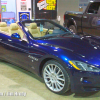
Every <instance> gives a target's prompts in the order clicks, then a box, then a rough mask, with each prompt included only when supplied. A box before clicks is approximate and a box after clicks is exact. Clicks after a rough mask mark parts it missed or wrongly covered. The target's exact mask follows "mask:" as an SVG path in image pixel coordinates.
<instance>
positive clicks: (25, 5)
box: [21, 2, 27, 11]
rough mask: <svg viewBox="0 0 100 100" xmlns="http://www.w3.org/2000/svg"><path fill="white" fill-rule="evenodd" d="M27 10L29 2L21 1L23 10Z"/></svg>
mask: <svg viewBox="0 0 100 100" xmlns="http://www.w3.org/2000/svg"><path fill="white" fill-rule="evenodd" d="M26 10H27V3H26V2H21V11H26Z"/></svg>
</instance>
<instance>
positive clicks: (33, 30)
mask: <svg viewBox="0 0 100 100" xmlns="http://www.w3.org/2000/svg"><path fill="white" fill-rule="evenodd" d="M29 32H30V33H31V34H32V36H33V37H41V33H40V32H39V30H38V28H37V24H36V23H31V24H30V26H29Z"/></svg>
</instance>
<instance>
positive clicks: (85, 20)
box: [64, 0, 100, 36]
mask: <svg viewBox="0 0 100 100" xmlns="http://www.w3.org/2000/svg"><path fill="white" fill-rule="evenodd" d="M64 27H67V28H69V30H70V31H72V32H74V33H77V34H84V33H88V34H91V35H95V36H100V0H91V1H90V2H89V4H88V6H87V8H86V10H85V11H84V12H76V11H66V12H65V14H64Z"/></svg>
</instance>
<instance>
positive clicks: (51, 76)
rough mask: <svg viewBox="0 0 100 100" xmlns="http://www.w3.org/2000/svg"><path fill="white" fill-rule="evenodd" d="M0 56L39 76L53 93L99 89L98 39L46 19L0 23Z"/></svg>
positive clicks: (99, 47) (99, 53)
mask: <svg viewBox="0 0 100 100" xmlns="http://www.w3.org/2000/svg"><path fill="white" fill-rule="evenodd" d="M0 59H1V60H5V61H8V62H10V63H13V64H15V65H18V66H20V67H22V68H23V69H26V70H28V71H30V72H32V73H35V74H36V75H38V76H40V77H42V78H43V80H44V82H45V85H46V87H47V88H48V89H49V90H51V91H52V92H54V93H58V94H63V93H65V92H67V91H68V90H70V89H71V91H72V92H77V93H80V92H91V91H98V90H100V38H99V37H94V36H91V35H84V36H78V35H75V34H72V33H71V32H70V31H69V30H68V29H66V28H64V27H63V26H61V25H59V24H57V23H55V22H53V21H51V20H46V19H37V20H25V21H22V22H17V23H12V24H11V25H10V27H7V24H6V23H5V22H1V23H0Z"/></svg>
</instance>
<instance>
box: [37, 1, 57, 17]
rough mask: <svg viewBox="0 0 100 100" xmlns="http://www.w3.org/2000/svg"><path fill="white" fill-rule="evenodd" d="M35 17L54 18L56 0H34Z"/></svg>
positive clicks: (55, 14)
mask: <svg viewBox="0 0 100 100" xmlns="http://www.w3.org/2000/svg"><path fill="white" fill-rule="evenodd" d="M35 18H36V19H56V18H57V0H35Z"/></svg>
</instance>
